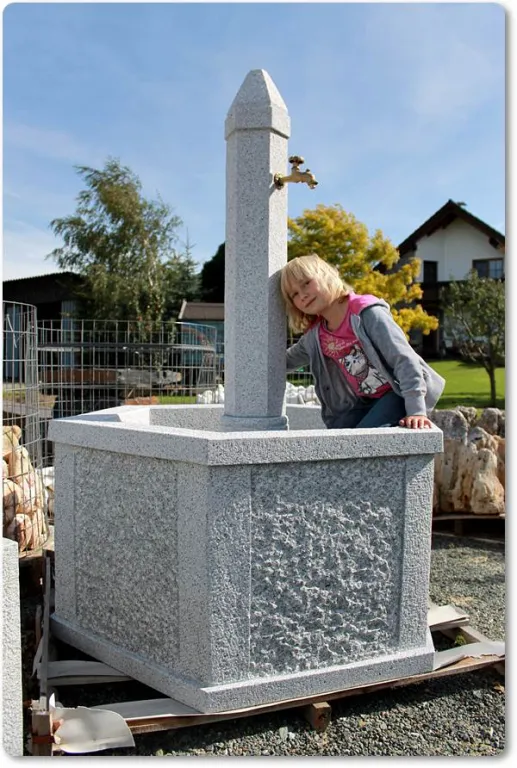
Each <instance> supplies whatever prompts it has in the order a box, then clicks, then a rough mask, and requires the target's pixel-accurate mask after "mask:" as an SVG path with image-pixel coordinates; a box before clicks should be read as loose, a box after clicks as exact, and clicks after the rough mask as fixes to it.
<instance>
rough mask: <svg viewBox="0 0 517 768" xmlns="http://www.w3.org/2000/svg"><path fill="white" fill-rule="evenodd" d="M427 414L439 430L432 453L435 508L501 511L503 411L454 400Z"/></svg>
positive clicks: (443, 510) (484, 512) (438, 510)
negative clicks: (439, 441) (439, 444)
mask: <svg viewBox="0 0 517 768" xmlns="http://www.w3.org/2000/svg"><path fill="white" fill-rule="evenodd" d="M431 419H432V421H433V423H434V424H436V426H438V427H440V429H441V430H442V431H443V438H444V450H443V454H438V455H437V456H436V457H435V475H434V498H433V510H434V512H435V514H440V513H450V512H467V513H471V514H475V515H501V514H504V512H505V414H504V411H500V410H499V409H497V408H485V409H484V410H483V411H482V413H481V415H480V416H479V417H478V415H477V411H476V409H475V408H465V407H462V406H458V407H456V408H454V409H452V410H443V411H442V410H435V411H433V413H432V415H431Z"/></svg>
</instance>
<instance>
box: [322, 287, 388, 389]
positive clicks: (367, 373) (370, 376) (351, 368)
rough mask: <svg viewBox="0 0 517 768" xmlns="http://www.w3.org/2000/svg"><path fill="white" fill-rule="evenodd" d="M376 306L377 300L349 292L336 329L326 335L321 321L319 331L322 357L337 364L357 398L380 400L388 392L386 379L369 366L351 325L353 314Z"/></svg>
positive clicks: (323, 323)
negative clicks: (377, 398) (328, 358)
mask: <svg viewBox="0 0 517 768" xmlns="http://www.w3.org/2000/svg"><path fill="white" fill-rule="evenodd" d="M376 302H377V297H376V296H372V295H370V294H364V295H358V294H357V293H354V292H353V291H351V292H350V294H349V295H348V307H347V312H346V315H345V318H344V320H343V322H342V323H341V325H340V326H339V328H337V329H336V330H335V331H329V330H328V328H327V327H326V322H325V321H324V320H322V321H321V323H320V327H319V338H320V344H321V349H322V351H323V354H324V355H326V357H330V358H332V360H335V361H336V363H337V364H338V365H339V367H340V369H341V371H342V373H343V376H344V377H345V378H346V380H347V381H348V383H349V384H350V386H351V387H352V389H353V390H354V392H355V393H356V394H357V396H358V397H382V395H384V394H385V393H386V392H388V391H389V390H390V389H391V385H390V384H389V382H388V381H387V380H386V378H385V377H384V376H383V375H382V374H381V373H380V372H379V371H378V370H377V369H376V368H374V367H373V365H371V364H370V362H369V360H368V358H367V357H366V355H365V353H364V352H363V348H362V346H361V344H360V342H359V339H358V338H357V336H356V335H355V333H354V332H353V330H352V327H351V325H350V318H351V316H352V315H353V314H358V313H359V312H361V310H362V309H364V307H368V306H370V304H375V303H376Z"/></svg>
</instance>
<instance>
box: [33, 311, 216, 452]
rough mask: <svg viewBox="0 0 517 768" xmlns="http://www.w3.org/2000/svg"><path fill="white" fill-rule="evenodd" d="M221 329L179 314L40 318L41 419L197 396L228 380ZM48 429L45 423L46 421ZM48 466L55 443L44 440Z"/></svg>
mask: <svg viewBox="0 0 517 768" xmlns="http://www.w3.org/2000/svg"><path fill="white" fill-rule="evenodd" d="M219 349H220V345H218V340H217V330H216V329H215V328H214V327H212V326H208V325H201V324H195V323H180V322H176V321H174V320H170V321H159V322H141V321H129V320H127V321H126V320H83V319H76V318H67V317H62V318H61V319H59V320H43V321H40V322H39V324H38V370H39V380H40V393H41V400H42V403H43V408H42V411H41V414H42V418H43V421H44V422H45V423H48V421H50V419H56V418H66V417H68V416H77V415H79V414H82V413H89V412H91V411H99V410H102V409H104V408H113V407H116V406H119V405H140V404H141V405H146V404H151V405H158V404H164V403H178V404H180V403H193V402H195V400H196V396H197V394H198V393H200V392H203V391H205V390H207V389H211V390H214V391H215V389H216V388H217V385H218V384H219V383H221V381H222V357H223V356H222V354H221V353H220V352H219ZM44 431H45V433H46V427H45V429H44ZM43 462H44V464H45V466H50V465H51V464H52V463H53V446H52V443H50V442H49V441H47V440H45V441H44V443H43Z"/></svg>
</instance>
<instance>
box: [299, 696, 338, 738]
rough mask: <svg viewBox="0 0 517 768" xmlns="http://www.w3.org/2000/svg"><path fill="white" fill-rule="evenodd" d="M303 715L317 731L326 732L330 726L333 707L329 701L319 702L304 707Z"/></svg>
mask: <svg viewBox="0 0 517 768" xmlns="http://www.w3.org/2000/svg"><path fill="white" fill-rule="evenodd" d="M302 714H303V716H304V718H305V719H306V720H307V722H308V723H309V724H310V725H312V727H313V728H314V730H315V731H326V730H327V728H328V727H329V725H330V718H331V715H332V707H331V706H330V704H329V703H328V701H319V702H317V703H316V704H308V705H307V706H306V707H304V708H303V710H302Z"/></svg>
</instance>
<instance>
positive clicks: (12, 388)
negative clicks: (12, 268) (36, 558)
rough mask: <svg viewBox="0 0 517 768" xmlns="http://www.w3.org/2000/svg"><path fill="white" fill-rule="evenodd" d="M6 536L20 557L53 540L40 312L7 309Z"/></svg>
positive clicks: (4, 400)
mask: <svg viewBox="0 0 517 768" xmlns="http://www.w3.org/2000/svg"><path fill="white" fill-rule="evenodd" d="M2 368H3V370H2V411H3V412H2V425H3V428H2V432H3V434H2V461H3V464H2V475H3V477H2V485H3V521H2V523H3V535H4V536H5V537H7V538H10V539H14V540H15V541H17V542H18V549H19V552H20V556H21V557H24V556H27V555H28V554H29V553H30V552H32V551H34V550H38V549H40V548H41V546H43V544H44V543H45V541H46V540H47V538H48V535H49V527H48V522H47V513H48V498H49V493H48V491H47V488H46V478H45V476H44V472H43V464H42V451H41V448H42V439H41V423H40V414H39V384H38V358H37V323H36V308H35V307H33V306H31V305H29V304H22V303H11V302H4V303H3V366H2Z"/></svg>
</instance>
